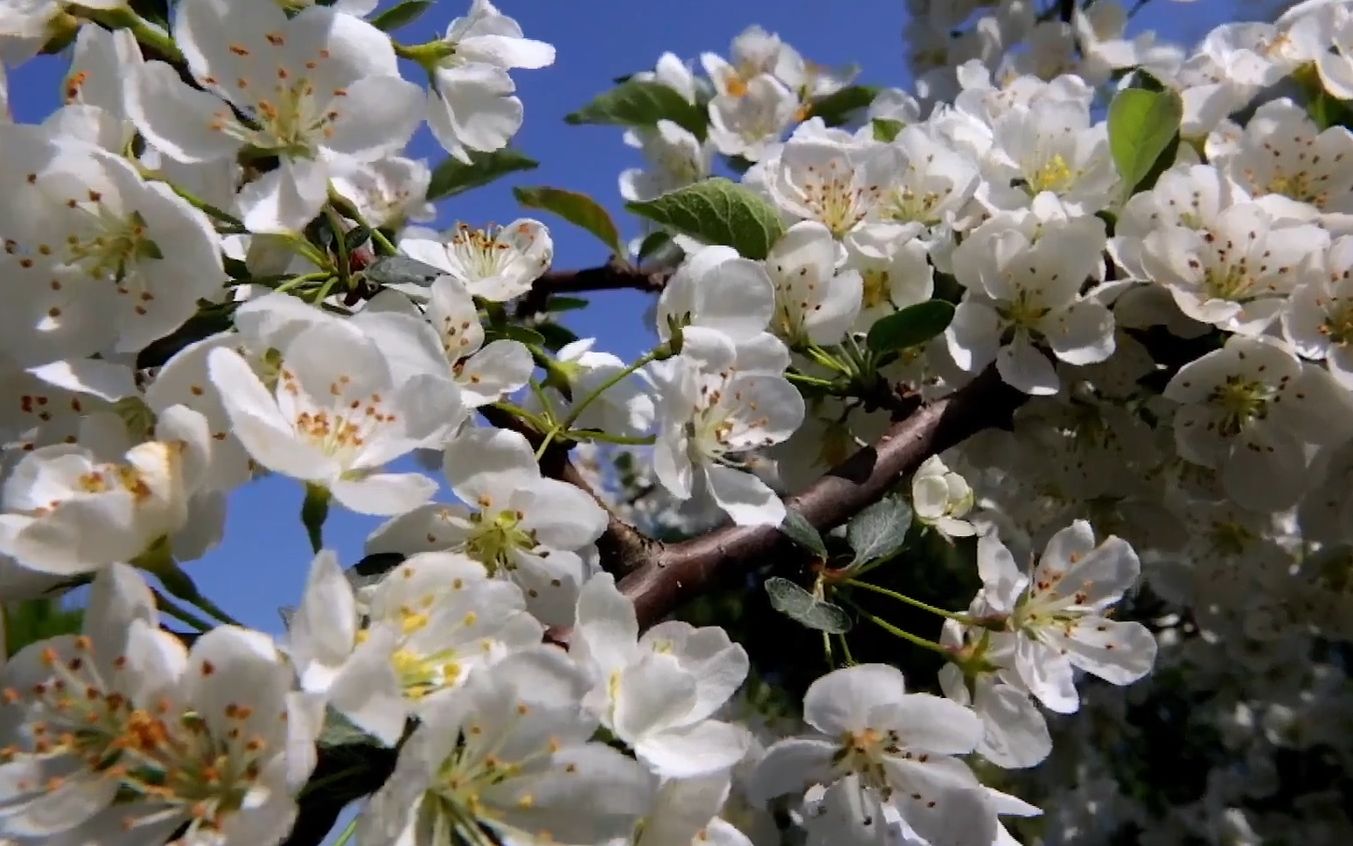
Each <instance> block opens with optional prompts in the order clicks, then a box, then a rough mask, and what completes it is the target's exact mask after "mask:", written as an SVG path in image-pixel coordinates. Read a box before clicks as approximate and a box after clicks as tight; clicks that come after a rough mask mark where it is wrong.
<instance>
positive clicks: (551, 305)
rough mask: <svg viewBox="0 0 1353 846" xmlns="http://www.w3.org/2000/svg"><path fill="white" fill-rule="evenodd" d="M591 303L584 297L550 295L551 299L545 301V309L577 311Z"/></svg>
mask: <svg viewBox="0 0 1353 846" xmlns="http://www.w3.org/2000/svg"><path fill="white" fill-rule="evenodd" d="M589 304H590V303H589V302H588V301H587V300H585V299H583V298H582V297H550V301H549V302H547V303H545V310H546V311H549V312H560V311H577V310H578V309H580V308H587V306H588V305H589Z"/></svg>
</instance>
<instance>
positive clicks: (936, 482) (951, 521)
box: [911, 455, 977, 538]
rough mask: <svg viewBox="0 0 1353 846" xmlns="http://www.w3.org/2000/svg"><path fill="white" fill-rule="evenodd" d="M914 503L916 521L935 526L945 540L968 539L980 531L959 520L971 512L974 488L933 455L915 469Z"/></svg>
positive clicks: (912, 499)
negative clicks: (946, 538)
mask: <svg viewBox="0 0 1353 846" xmlns="http://www.w3.org/2000/svg"><path fill="white" fill-rule="evenodd" d="M911 501H912V507H913V509H914V510H915V512H916V519H918V520H920V521H921V522H922V523H925V524H927V525H930V526H934V527H935V529H936V531H938V532H940V534H943V535H945V536H946V537H951V538H958V537H968V536H969V535H972V534H975V533H976V531H977V530H976V529H975V528H974V527H973V524H972V523H969V522H968V521H967V520H963V519H960V518H962V517H963V515H964V514H967V513H968V512H969V511H971V510H972V505H973V493H972V488H971V487H969V486H968V483H967V481H965V480H964V478H963V477H962V476H960V475H959V474H957V473H955V472H953V471H952V470H950V469H949V468H948V467H947V466H946V465H945V463H944V461H942V460H941V459H940V457H939V456H938V455H932V456H930V457H929V458H927V459H926V460H925V461H924V462H922V463H921V466H920V467H918V468H916V475H914V476H912V479H911Z"/></svg>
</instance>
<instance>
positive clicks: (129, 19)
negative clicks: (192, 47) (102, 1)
mask: <svg viewBox="0 0 1353 846" xmlns="http://www.w3.org/2000/svg"><path fill="white" fill-rule="evenodd" d="M70 11H71V12H72V13H73V14H76V15H79V16H80V17H83V18H88V19H89V20H91V21H94V22H96V23H101V24H103V25H104V26H106V27H109V28H111V29H125V30H129V31H130V32H131V34H132V35H134V36H136V40H137V41H138V42H140V43H141V44H144V45H145V46H147V47H149V48H151V49H152V50H154V51H155V52H157V53H159V54H160V55H161V56H164V57H165V58H166V59H168V60H169V61H171V62H173V63H174V64H176V65H181V64H183V63H184V58H183V51H182V50H180V49H179V48H178V45H177V44H175V43H174V39H173V38H171V37H170V35H169V33H167V32H165V31H164V30H162V29H160V28H159V27H158V26H155V25H154V24H152V23H151V22H150V21H148V20H146V19H145V18H143V17H141V16H140V15H138V14H136V13H135V12H133V11H132V10H131V9H129V8H126V7H122V8H116V9H88V8H85V7H83V6H73V7H71V9H70Z"/></svg>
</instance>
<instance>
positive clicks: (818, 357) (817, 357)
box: [803, 344, 855, 378]
mask: <svg viewBox="0 0 1353 846" xmlns="http://www.w3.org/2000/svg"><path fill="white" fill-rule="evenodd" d="M803 353H804V355H806V356H808V357H809V358H811V359H812V360H813V361H816V362H817V363H818V364H820V365H822V366H823V367H825V368H827V369H828V370H835V371H836V372H837V373H841V374H844V375H846V376H848V377H851V378H854V377H855V370H854V368H852V367H851V366H850V364H849V363H848V362H844V361H842V360H841V359H839V358H837V357H836V356H834V355H832V354H831V353H829V352H827V351H826V350H824V349H823V348H822V347H819V346H818V345H817V344H810V345H808V346H807V347H804V349H803Z"/></svg>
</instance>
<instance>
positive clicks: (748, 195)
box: [625, 177, 785, 260]
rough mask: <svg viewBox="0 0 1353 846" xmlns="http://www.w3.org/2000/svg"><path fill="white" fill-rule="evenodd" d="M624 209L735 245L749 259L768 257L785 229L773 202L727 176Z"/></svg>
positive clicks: (711, 241)
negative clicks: (767, 200) (726, 177)
mask: <svg viewBox="0 0 1353 846" xmlns="http://www.w3.org/2000/svg"><path fill="white" fill-rule="evenodd" d="M625 207H626V208H628V209H629V210H630V211H632V212H634V213H635V214H637V215H639V216H640V217H646V218H648V219H649V220H653V221H657V222H658V223H660V224H662V225H663V226H667V227H670V228H672V229H675V230H676V231H677V232H680V233H682V234H683V235H690V236H691V237H692V238H697V239H699V240H701V241H704V242H705V243H707V244H724V245H727V246H729V247H732V248H733V249H735V250H737V251H738V252H739V253H741V254H742V255H744V256H746V257H747V258H749V259H756V260H761V259H764V258H765V257H766V255H767V254H768V253H769V252H770V248H771V246H772V245H774V244H775V242H776V241H777V240H779V238H780V236H781V235H782V234H784V231H785V227H784V224H783V223H781V222H780V214H779V212H778V211H776V209H775V207H774V206H772V205H771V204H770V203H768V202H766V201H765V200H763V199H762V198H761V197H759V196H758V195H756V194H754V193H752V192H751V191H749V190H748V189H746V188H743V187H742V186H741V185H738V184H736V183H734V182H731V181H729V180H727V179H724V178H722V177H719V178H716V179H706V180H704V181H702V182H697V183H695V184H694V185H687V186H686V187H684V188H678V189H677V190H675V191H669V192H667V193H666V194H662V195H660V196H657V197H654V198H653V199H651V200H645V201H644V202H641V203H627V204H626V206H625Z"/></svg>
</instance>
